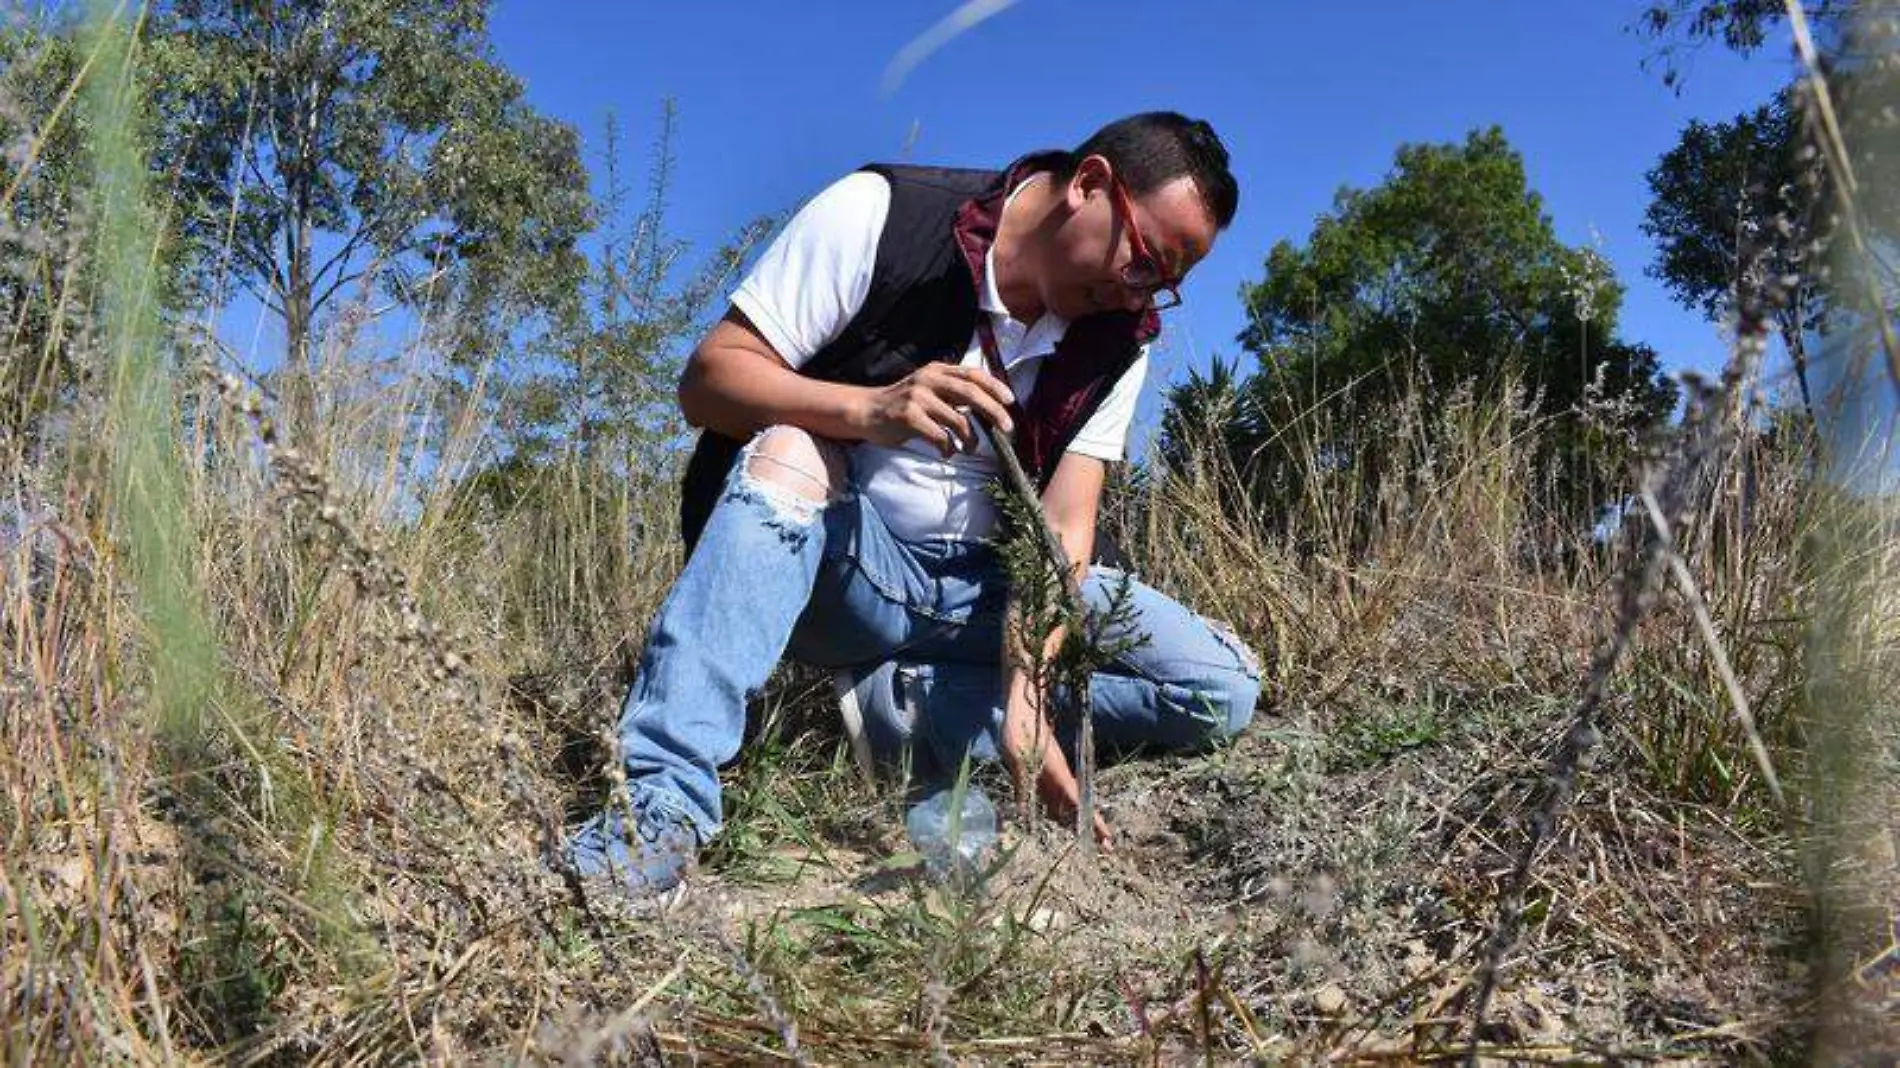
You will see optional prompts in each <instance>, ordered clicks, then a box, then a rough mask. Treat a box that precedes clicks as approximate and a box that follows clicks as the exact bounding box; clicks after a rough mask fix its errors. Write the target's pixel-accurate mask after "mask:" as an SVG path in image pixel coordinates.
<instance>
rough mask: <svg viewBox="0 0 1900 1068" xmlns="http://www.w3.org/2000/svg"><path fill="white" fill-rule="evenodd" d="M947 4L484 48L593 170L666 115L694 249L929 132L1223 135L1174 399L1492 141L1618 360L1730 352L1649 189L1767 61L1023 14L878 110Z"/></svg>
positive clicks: (1529, 24)
mask: <svg viewBox="0 0 1900 1068" xmlns="http://www.w3.org/2000/svg"><path fill="white" fill-rule="evenodd" d="M957 7H958V4H957V3H956V2H952V0H932V2H928V3H918V2H906V3H891V2H883V3H874V2H861V0H849V2H846V0H835V2H813V3H805V4H785V3H763V2H731V3H697V4H680V3H626V2H620V3H610V2H605V0H568V2H565V3H561V4H544V3H543V4H537V3H529V2H526V0H500V2H499V3H498V4H497V7H496V10H495V15H494V21H493V24H492V35H493V38H494V41H495V45H496V48H497V50H498V51H499V53H500V58H501V59H502V61H503V62H504V63H505V64H506V65H507V66H508V67H509V68H510V69H511V70H513V71H515V72H516V73H517V74H518V75H519V76H520V77H521V78H522V79H523V80H524V81H525V82H526V83H527V87H528V95H529V99H530V101H531V102H532V103H534V105H535V106H537V107H538V108H540V109H541V110H543V111H545V112H547V113H550V114H552V115H555V116H557V117H560V118H562V119H565V120H567V121H570V122H572V123H574V124H575V125H577V126H578V127H579V128H580V129H581V130H582V132H583V135H584V137H585V139H586V141H587V143H588V146H589V152H590V164H591V163H597V162H598V160H597V157H596V156H594V155H593V154H594V153H597V152H598V149H599V146H600V139H601V138H600V135H601V131H602V129H603V127H604V122H605V117H606V116H607V114H608V113H610V112H612V113H615V114H617V115H618V116H619V117H620V118H621V120H622V121H623V124H624V126H625V127H626V132H627V134H628V135H629V141H630V145H629V147H630V148H631V149H633V150H634V151H635V157H634V158H633V159H632V160H631V161H630V162H632V163H633V164H635V165H636V166H644V162H645V161H644V158H643V150H644V148H645V146H646V144H647V143H648V142H649V141H650V140H651V139H652V137H653V135H654V132H655V130H656V127H657V116H658V113H659V102H660V100H661V99H662V98H664V97H671V98H673V99H674V100H675V101H676V103H677V107H678V129H677V135H676V137H675V140H674V151H675V153H676V156H677V161H676V166H677V170H676V174H677V181H676V182H675V184H674V186H673V191H672V195H671V210H672V214H671V223H672V227H673V229H674V231H675V233H676V235H677V236H679V237H682V238H684V239H686V240H688V241H690V242H692V243H693V244H694V245H695V246H696V247H698V248H701V249H704V248H709V247H711V246H712V245H713V244H715V243H717V242H718V241H719V240H720V239H721V238H722V237H724V236H726V235H727V234H729V233H730V232H731V231H732V230H733V229H734V228H735V227H737V226H738V225H739V224H741V223H742V222H743V221H744V220H746V219H748V218H751V217H753V216H756V215H759V214H763V213H767V212H773V211H780V210H785V209H789V208H792V207H794V206H796V205H797V204H798V203H799V202H800V201H801V200H803V199H804V198H805V197H808V196H810V195H811V194H812V193H814V192H816V191H817V190H818V189H820V188H822V187H823V186H824V185H825V184H826V183H827V182H829V181H831V180H832V179H834V178H836V177H838V176H839V175H841V174H843V173H844V172H846V171H849V170H851V169H853V168H855V167H857V166H859V165H860V164H862V163H865V162H869V161H873V160H887V159H896V158H899V155H900V153H901V152H902V151H903V148H904V146H905V144H906V142H907V140H909V139H910V137H911V135H912V131H913V128H914V129H915V131H916V140H915V143H914V146H913V148H912V151H911V156H910V158H912V159H914V160H917V161H920V162H932V163H947V164H955V165H965V166H981V165H1000V164H1002V163H1004V162H1007V161H1008V160H1009V159H1010V158H1012V157H1014V156H1015V155H1017V154H1019V153H1020V152H1022V151H1025V150H1027V149H1030V148H1038V147H1047V146H1070V145H1073V144H1075V143H1076V142H1078V141H1080V140H1081V139H1082V138H1083V137H1085V136H1086V135H1087V134H1088V133H1089V132H1091V131H1092V130H1094V129H1095V128H1096V127H1097V126H1099V125H1101V124H1102V123H1103V122H1106V121H1108V120H1110V119H1113V118H1115V117H1117V116H1119V115H1123V114H1127V113H1129V112H1134V111H1143V110H1149V109H1154V108H1169V109H1173V110H1177V111H1182V112H1185V113H1187V114H1189V115H1193V116H1196V117H1200V118H1205V119H1207V120H1208V121H1210V122H1212V123H1213V124H1214V126H1215V128H1216V129H1217V130H1218V131H1220V133H1221V136H1222V138H1223V139H1224V140H1225V141H1226V142H1227V144H1228V147H1229V149H1230V150H1231V151H1232V153H1233V160H1234V163H1233V166H1234V171H1235V174H1236V176H1237V177H1238V178H1239V180H1240V183H1241V189H1242V195H1241V210H1240V214H1239V216H1238V218H1237V219H1236V220H1235V223H1234V226H1233V228H1232V229H1231V230H1229V231H1228V232H1227V233H1226V234H1225V235H1223V237H1222V238H1221V240H1220V242H1219V243H1218V245H1217V246H1216V248H1215V250H1214V251H1213V253H1212V254H1211V255H1210V256H1209V257H1208V259H1207V260H1206V261H1205V262H1204V263H1203V264H1202V265H1201V266H1200V267H1199V268H1198V269H1197V270H1196V272H1195V273H1194V275H1193V276H1192V277H1190V279H1189V281H1188V285H1187V286H1186V287H1185V288H1184V290H1183V295H1184V297H1185V298H1186V300H1187V304H1186V305H1185V306H1184V307H1183V308H1181V309H1179V310H1177V311H1175V312H1171V313H1170V319H1169V324H1168V327H1169V332H1168V335H1167V341H1168V344H1167V345H1166V348H1165V351H1163V352H1160V353H1158V362H1157V364H1156V367H1157V371H1158V373H1160V374H1161V375H1164V376H1169V377H1173V378H1179V377H1180V376H1181V375H1182V374H1184V373H1185V372H1184V369H1185V368H1186V367H1190V366H1200V365H1204V364H1205V363H1206V362H1207V360H1208V359H1210V358H1211V357H1212V356H1213V355H1215V354H1220V355H1225V356H1232V355H1233V354H1235V352H1236V351H1237V347H1236V345H1235V344H1234V336H1235V334H1236V333H1238V331H1239V329H1240V326H1241V311H1240V303H1239V301H1238V299H1237V296H1236V294H1237V292H1238V290H1239V287H1240V286H1241V285H1242V283H1243V282H1245V281H1248V280H1251V279H1257V278H1258V277H1259V275H1260V266H1261V263H1262V262H1263V260H1264V259H1265V256H1266V252H1267V250H1268V249H1269V248H1270V247H1271V246H1272V245H1273V243H1274V242H1275V241H1277V240H1279V239H1281V238H1291V239H1294V240H1301V239H1303V238H1304V236H1305V235H1306V234H1307V233H1308V231H1309V230H1310V228H1311V226H1312V223H1313V219H1314V217H1315V216H1316V215H1317V214H1319V213H1320V212H1323V211H1325V210H1326V209H1327V208H1328V206H1329V205H1330V203H1331V201H1332V198H1333V195H1334V193H1335V191H1336V190H1337V189H1338V188H1339V187H1340V186H1342V185H1358V186H1363V185H1369V184H1373V183H1375V182H1377V181H1378V180H1379V178H1380V177H1381V175H1383V174H1384V173H1385V172H1386V171H1387V169H1388V168H1389V167H1390V165H1391V161H1392V155H1393V151H1394V150H1395V149H1396V148H1397V146H1398V145H1400V144H1401V143H1404V142H1415V141H1447V140H1456V139H1460V138H1462V137H1463V136H1464V134H1465V132H1466V131H1468V130H1470V129H1472V128H1473V127H1476V126H1482V125H1486V124H1490V123H1497V124H1500V125H1501V126H1502V127H1503V128H1504V130H1505V132H1506V134H1507V136H1509V138H1510V139H1511V141H1512V143H1513V144H1514V145H1516V146H1517V148H1518V149H1519V150H1520V151H1521V152H1522V153H1523V154H1524V157H1525V163H1526V167H1527V169H1528V171H1529V176H1530V181H1531V184H1532V187H1533V188H1535V189H1536V190H1538V191H1539V192H1541V193H1542V194H1543V195H1544V197H1545V200H1546V207H1547V209H1548V211H1549V212H1550V214H1551V216H1552V218H1553V220H1554V221H1555V224H1556V227H1557V231H1558V233H1559V235H1560V236H1561V237H1562V238H1563V239H1564V240H1566V241H1569V242H1572V243H1582V242H1588V241H1591V240H1593V238H1592V234H1593V232H1594V233H1595V234H1596V235H1599V238H1600V241H1601V248H1602V251H1603V253H1604V254H1605V255H1606V256H1607V257H1608V258H1609V260H1610V262H1611V263H1612V264H1613V265H1614V267H1615V268H1616V272H1617V275H1618V277H1619V279H1620V280H1621V281H1622V282H1623V283H1624V284H1625V285H1626V286H1627V288H1628V295H1627V298H1626V300H1625V303H1624V310H1623V316H1622V331H1623V334H1624V336H1625V337H1627V338H1630V339H1633V340H1639V341H1645V342H1648V343H1649V344H1651V345H1654V346H1655V347H1656V348H1657V349H1658V350H1659V351H1660V352H1661V353H1662V354H1663V357H1664V360H1665V362H1666V365H1667V366H1669V367H1670V368H1694V369H1701V370H1711V369H1713V368H1715V367H1718V366H1719V365H1720V363H1721V360H1722V356H1723V343H1722V340H1721V337H1720V335H1719V333H1718V331H1717V329H1716V328H1715V327H1714V326H1713V325H1712V324H1709V323H1707V322H1704V321H1703V320H1702V319H1701V318H1700V317H1699V316H1697V315H1696V314H1695V313H1693V312H1690V311H1687V310H1685V309H1682V308H1680V307H1678V306H1677V305H1675V304H1674V303H1672V302H1671V301H1670V300H1669V299H1668V297H1667V295H1666V294H1665V293H1664V292H1663V291H1662V289H1661V287H1660V286H1659V285H1658V284H1656V283H1655V282H1654V281H1652V280H1650V279H1649V278H1647V277H1646V276H1645V275H1644V273H1643V271H1644V268H1645V267H1646V266H1648V264H1649V263H1650V261H1651V256H1652V253H1651V247H1650V244H1649V241H1648V239H1647V238H1645V237H1644V235H1643V234H1642V231H1641V230H1640V229H1639V227H1640V224H1641V221H1642V216H1643V210H1644V208H1645V206H1646V205H1647V203H1648V195H1647V190H1646V187H1645V185H1644V181H1643V173H1644V171H1646V170H1647V169H1648V168H1650V167H1651V166H1653V165H1654V163H1655V161H1656V159H1657V157H1658V156H1660V155H1661V154H1662V153H1663V152H1664V151H1666V150H1667V149H1668V148H1669V147H1670V146H1671V145H1673V144H1674V142H1675V139H1676V136H1677V134H1678V132H1679V131H1680V129H1681V127H1682V125H1683V124H1684V122H1686V121H1687V120H1688V119H1689V118H1691V117H1700V118H1704V119H1721V118H1726V117H1728V116H1730V115H1733V114H1734V113H1736V112H1738V111H1741V110H1743V109H1745V108H1749V107H1753V106H1755V105H1756V104H1758V103H1760V102H1762V101H1764V100H1765V99H1766V98H1767V97H1768V96H1769V94H1770V93H1771V92H1772V91H1773V90H1774V89H1775V88H1776V87H1778V86H1779V85H1780V84H1782V82H1784V81H1785V80H1786V79H1787V77H1788V75H1789V73H1790V70H1791V67H1790V65H1789V62H1788V61H1787V59H1786V58H1785V57H1786V55H1787V52H1786V48H1785V46H1784V45H1783V43H1782V42H1781V41H1780V40H1779V39H1777V40H1775V41H1774V42H1772V43H1771V45H1770V47H1769V48H1767V49H1764V50H1763V51H1762V52H1761V53H1760V54H1758V55H1756V56H1755V57H1752V58H1749V59H1742V58H1739V57H1736V56H1733V55H1731V54H1729V53H1727V52H1726V51H1723V50H1720V49H1713V48H1709V49H1703V50H1701V51H1699V52H1697V53H1695V54H1694V55H1693V56H1692V57H1691V58H1690V59H1689V60H1688V61H1687V65H1686V70H1687V82H1686V85H1685V87H1684V88H1683V90H1682V92H1680V93H1679V94H1678V93H1675V92H1672V91H1671V90H1669V89H1667V88H1665V87H1664V86H1663V84H1662V81H1661V78H1660V75H1659V74H1658V73H1656V72H1655V71H1653V70H1652V71H1645V70H1644V69H1643V66H1642V64H1643V61H1644V59H1645V58H1646V57H1649V56H1651V55H1653V53H1654V45H1653V44H1652V43H1651V42H1650V41H1649V40H1648V39H1646V38H1644V37H1642V36H1640V35H1638V34H1637V33H1635V32H1633V31H1632V30H1631V29H1630V25H1631V23H1632V22H1633V21H1634V20H1635V18H1636V17H1637V15H1638V14H1639V13H1640V11H1641V9H1642V7H1643V4H1642V3H1641V2H1639V0H1622V2H1618V0H1564V2H1540V3H1533V2H1529V0H1505V2H1496V0H1494V2H1492V3H1487V4H1477V3H1468V2H1467V3H1459V2H1435V3H1423V2H1418V0H1358V2H1355V3H1350V4H1295V3H1289V2H1264V0H1253V2H1241V0H1211V2H1196V3H1182V4H1171V5H1163V4H1156V3H1152V2H1150V3H1139V4H1138V3H1126V2H1097V3H1091V4H1086V5H1085V4H1081V3H1075V2H1071V0H1060V2H1058V0H1019V2H1017V3H1015V4H1013V5H1010V6H1007V7H1005V9H1004V10H1002V11H1001V12H1000V13H998V14H996V15H995V16H994V17H992V18H990V19H989V20H987V21H985V22H983V23H982V24H981V25H979V26H977V27H976V28H975V29H973V30H971V31H969V32H967V33H965V34H964V35H962V36H960V37H958V38H957V39H955V40H954V41H952V42H951V43H950V44H948V45H947V46H945V47H944V48H942V49H940V50H938V51H937V52H935V53H934V54H932V55H931V56H929V57H928V58H927V59H926V60H925V61H924V62H923V63H922V64H921V65H920V66H918V67H917V68H916V69H915V70H914V71H913V72H912V73H911V74H910V75H909V77H908V78H907V79H906V80H905V81H904V82H903V83H902V84H901V85H899V86H898V87H897V88H896V89H895V91H894V92H890V93H886V92H884V91H883V88H882V86H881V82H882V80H883V78H884V74H885V71H886V68H887V66H888V65H889V63H890V61H891V60H892V58H893V57H894V56H895V55H896V54H897V53H898V51H899V50H900V49H902V48H903V46H904V45H905V44H906V43H907V42H909V41H911V40H913V39H914V38H916V37H917V36H918V35H919V34H921V33H923V32H924V31H925V30H926V29H928V28H929V27H930V26H932V25H933V24H935V23H936V22H937V21H938V20H939V19H941V18H943V17H944V16H945V15H947V14H948V13H949V12H951V11H952V10H954V9H955V8H957ZM1156 392H1157V391H1154V390H1150V391H1149V398H1148V401H1147V404H1146V405H1145V406H1144V415H1145V416H1146V418H1147V419H1148V420H1151V419H1152V418H1153V415H1154V411H1155V396H1156Z"/></svg>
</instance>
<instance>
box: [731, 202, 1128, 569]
mask: <svg viewBox="0 0 1900 1068" xmlns="http://www.w3.org/2000/svg"><path fill="white" fill-rule="evenodd" d="M1021 189H1022V187H1021V186H1018V187H1017V188H1016V190H1015V191H1012V193H1011V199H1014V197H1015V193H1016V192H1020V191H1021ZM890 207H891V187H890V184H889V183H888V182H886V181H885V180H884V177H883V176H882V175H879V174H873V173H870V172H863V171H861V172H858V173H854V174H851V175H847V176H846V177H844V178H841V179H839V180H838V181H836V182H833V183H832V184H831V185H830V186H828V187H826V188H825V190H824V191H823V192H821V193H819V194H818V195H817V196H816V197H813V198H812V199H811V201H810V202H808V203H807V204H806V205H805V206H804V207H803V208H802V209H800V210H799V212H798V213H797V214H796V215H794V216H793V217H792V219H791V221H790V222H789V223H787V224H786V226H785V229H784V230H783V231H782V232H781V233H780V234H779V235H778V237H777V238H775V239H774V240H773V241H772V244H771V245H770V247H768V248H767V249H766V250H765V254H764V255H763V256H761V257H760V258H759V261H758V263H757V264H756V265H754V266H753V268H752V271H751V273H750V274H748V275H746V277H745V279H744V280H743V281H741V282H740V283H739V288H738V289H737V290H736V291H735V292H734V293H733V295H732V303H733V306H734V307H736V308H738V309H739V310H740V311H741V312H744V313H745V315H746V317H747V318H748V319H751V320H752V323H753V325H754V326H756V327H757V328H758V330H759V333H760V334H761V335H762V336H764V338H765V340H766V341H767V342H769V343H770V344H771V346H772V348H773V349H774V350H775V351H777V352H778V354H779V355H780V356H781V357H783V358H784V360H785V362H786V363H787V364H790V365H791V366H792V367H793V368H794V369H796V368H798V367H801V366H803V365H804V363H805V361H807V360H809V359H811V357H812V356H813V355H815V354H816V353H817V352H818V351H819V350H821V349H823V348H824V347H825V346H826V345H828V344H830V343H831V342H832V340H833V339H835V338H836V337H837V336H838V335H839V334H840V333H842V332H843V331H844V328H845V327H846V326H847V325H848V324H849V323H850V322H851V320H852V318H853V317H854V316H856V315H857V313H858V309H859V308H861V307H863V306H864V298H865V295H866V294H867V293H869V292H870V290H871V272H872V269H873V268H874V267H875V266H876V263H877V244H878V237H879V235H881V234H882V233H883V230H884V219H885V216H887V215H888V214H889V213H890ZM992 256H993V253H992ZM993 267H994V263H993V260H992V262H989V263H986V264H985V270H984V272H983V274H984V281H983V291H982V293H981V295H980V298H979V300H978V307H979V308H980V309H981V313H982V314H985V315H988V316H989V317H990V322H991V324H992V326H993V327H994V329H995V332H996V347H997V354H998V355H999V356H1000V357H1001V358H1002V361H1003V367H1004V369H1005V370H1006V371H1008V372H1009V388H1010V389H1011V390H1013V391H1014V392H1015V394H1016V397H1017V398H1018V400H1023V399H1026V398H1028V397H1029V395H1030V391H1031V390H1032V389H1034V388H1035V384H1036V376H1037V373H1038V372H1039V371H1040V370H1041V368H1042V363H1043V359H1044V357H1047V356H1048V355H1049V354H1050V353H1052V352H1054V351H1055V347H1056V342H1058V341H1060V340H1062V335H1063V332H1064V331H1066V330H1067V329H1068V327H1069V324H1068V322H1067V321H1065V320H1064V319H1062V318H1061V317H1060V316H1057V315H1055V314H1054V313H1050V312H1045V313H1044V314H1043V316H1042V318H1040V319H1037V320H1036V321H1035V322H1034V323H1028V324H1025V323H1019V322H1017V321H1016V320H1015V319H1013V318H1011V317H1010V314H1009V311H1008V309H1007V308H1005V307H1004V305H1003V301H1002V298H1001V297H1000V296H998V294H997V292H996V283H995V281H994V279H995V274H996V272H995V270H994V269H993ZM961 363H962V365H963V366H964V367H983V366H986V363H987V361H986V360H985V358H984V355H983V346H982V342H981V341H979V340H978V338H977V337H976V332H975V331H971V337H970V343H969V347H968V349H966V350H965V352H964V355H963V359H962V361H961ZM1147 373H1148V352H1147V349H1146V347H1145V346H1144V347H1143V349H1142V351H1141V354H1140V355H1139V356H1138V357H1137V358H1136V360H1135V362H1134V364H1133V365H1132V366H1130V367H1129V369H1128V371H1127V373H1125V374H1123V375H1122V376H1121V379H1120V380H1119V381H1117V382H1116V383H1115V386H1114V388H1113V389H1111V390H1110V391H1109V395H1108V396H1107V397H1106V398H1105V399H1104V400H1103V402H1102V404H1101V406H1100V407H1099V408H1098V409H1096V411H1095V414H1094V415H1093V416H1091V417H1090V418H1089V421H1088V422H1087V423H1085V424H1083V426H1082V428H1081V430H1080V431H1078V432H1077V433H1076V436H1075V440H1074V441H1072V442H1071V443H1070V444H1069V451H1071V452H1076V453H1080V454H1082V455H1084V456H1093V457H1095V458H1097V459H1100V460H1107V461H1111V462H1112V461H1115V460H1120V459H1121V458H1122V456H1123V454H1124V452H1125V451H1126V448H1127V443H1128V428H1129V425H1130V424H1131V423H1132V422H1133V421H1134V415H1135V401H1136V399H1137V398H1138V397H1139V396H1140V393H1141V384H1142V381H1143V380H1144V379H1145V378H1146V377H1147ZM852 464H853V467H854V468H855V470H856V472H857V475H858V479H859V482H860V484H861V486H862V488H863V491H864V493H865V495H866V497H867V498H869V499H870V501H871V503H872V504H873V506H875V507H876V508H877V510H878V513H879V515H881V516H882V517H883V518H884V521H885V523H886V525H888V526H889V527H890V529H891V532H892V533H894V534H896V535H897V536H898V537H899V538H901V539H903V540H905V541H932V540H941V539H951V540H973V539H979V538H984V537H988V536H989V535H990V533H991V532H992V531H993V530H994V528H995V526H996V518H997V513H996V502H995V501H994V500H992V499H991V497H990V494H989V490H988V488H987V487H988V485H989V483H990V481H991V480H992V479H993V478H994V477H995V475H996V473H997V463H996V454H995V453H994V452H992V451H991V450H990V447H989V443H988V441H986V440H985V441H980V442H979V447H978V451H976V452H975V453H958V454H956V455H955V456H953V457H952V458H950V459H948V460H945V459H944V458H943V456H942V454H941V453H939V452H938V451H937V448H936V446H935V445H932V444H931V443H930V442H929V441H927V440H925V439H923V438H912V439H911V440H909V441H907V442H905V443H904V444H902V445H899V446H896V447H894V448H891V447H886V446H883V445H877V444H874V443H871V442H861V443H858V444H856V445H853V446H852Z"/></svg>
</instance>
